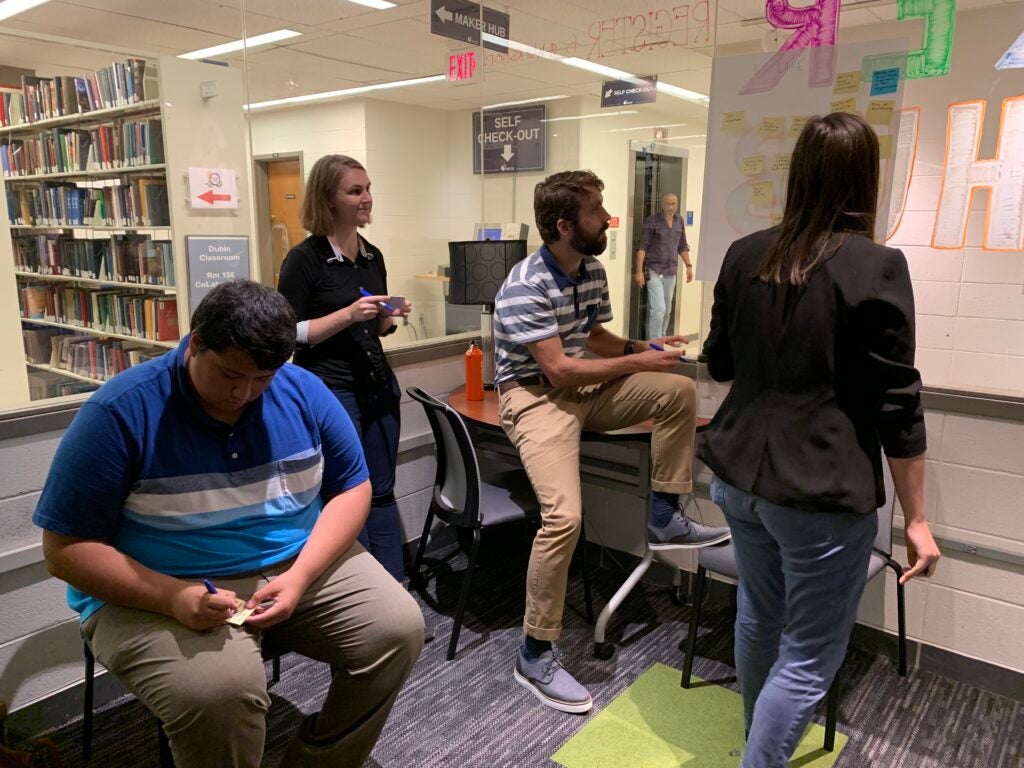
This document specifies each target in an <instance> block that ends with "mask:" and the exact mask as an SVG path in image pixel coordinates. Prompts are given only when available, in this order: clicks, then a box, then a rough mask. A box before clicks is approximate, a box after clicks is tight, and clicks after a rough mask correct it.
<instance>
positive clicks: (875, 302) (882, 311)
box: [853, 248, 926, 458]
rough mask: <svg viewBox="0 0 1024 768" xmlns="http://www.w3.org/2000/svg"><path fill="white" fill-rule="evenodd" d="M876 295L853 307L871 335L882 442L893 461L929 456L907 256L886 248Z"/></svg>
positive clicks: (871, 373)
mask: <svg viewBox="0 0 1024 768" xmlns="http://www.w3.org/2000/svg"><path fill="white" fill-rule="evenodd" d="M873 289H874V290H873V291H872V296H871V297H870V298H868V299H866V300H864V301H863V302H861V303H860V304H859V306H857V307H854V308H853V312H854V317H855V318H856V319H857V325H858V327H861V328H863V329H864V330H865V333H866V335H867V339H866V340H867V347H868V349H867V353H868V360H869V366H870V371H869V377H870V379H871V380H872V381H873V382H874V383H875V384H876V385H877V387H878V390H877V391H879V392H880V393H881V403H880V408H879V413H878V418H877V424H878V438H879V441H880V442H881V444H882V448H883V450H884V451H885V454H886V455H887V456H891V457H893V458H909V457H912V456H918V455H920V454H922V453H924V451H925V447H926V440H925V429H924V409H923V407H922V405H921V376H920V374H919V373H918V372H917V369H916V368H915V367H914V350H915V342H914V291H913V287H912V285H911V282H910V271H909V269H908V268H907V260H906V258H905V257H904V255H903V253H902V252H901V251H898V250H894V249H888V248H887V249H886V250H885V256H884V258H883V259H882V260H881V264H880V267H879V269H878V271H877V273H876V275H875V280H874V286H873Z"/></svg>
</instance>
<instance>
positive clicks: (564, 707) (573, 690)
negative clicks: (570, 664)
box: [512, 647, 594, 714]
mask: <svg viewBox="0 0 1024 768" xmlns="http://www.w3.org/2000/svg"><path fill="white" fill-rule="evenodd" d="M512 676H513V677H514V678H515V679H516V682H517V683H519V684H520V685H521V686H523V687H524V688H526V690H528V691H530V692H531V693H533V695H534V696H536V697H537V698H538V699H540V700H541V701H542V702H544V703H545V704H546V705H548V706H549V707H551V708H552V709H557V710H559V711H561V712H572V713H573V714H581V713H583V712H589V711H590V708H591V707H593V706H594V700H593V699H592V698H590V694H589V693H588V692H587V689H586V688H584V687H583V686H582V685H580V684H579V683H577V682H576V680H575V678H573V676H572V675H570V674H569V673H568V672H567V671H566V669H565V667H563V666H562V663H561V662H560V661H559V660H558V659H556V658H555V653H554V651H544V653H542V654H541V655H540V657H539V658H538V659H537V660H536V661H529V660H528V659H527V658H526V656H524V655H523V649H522V647H520V648H519V654H518V655H517V657H516V665H515V667H514V668H513V670H512Z"/></svg>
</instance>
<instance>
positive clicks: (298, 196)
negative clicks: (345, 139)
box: [267, 159, 306, 286]
mask: <svg viewBox="0 0 1024 768" xmlns="http://www.w3.org/2000/svg"><path fill="white" fill-rule="evenodd" d="M267 191H268V195H269V198H270V240H271V243H272V248H273V260H274V261H273V264H274V283H273V284H274V285H275V286H276V285H277V279H278V276H279V275H280V274H281V262H282V261H284V257H285V256H286V255H287V254H288V249H289V248H291V247H293V246H295V245H298V244H299V243H301V242H302V240H303V238H305V237H306V231H305V230H304V229H303V228H302V223H301V219H300V217H299V211H300V209H301V207H302V170H301V168H300V167H299V161H298V159H291V160H269V161H267Z"/></svg>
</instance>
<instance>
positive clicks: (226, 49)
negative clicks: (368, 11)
mask: <svg viewBox="0 0 1024 768" xmlns="http://www.w3.org/2000/svg"><path fill="white" fill-rule="evenodd" d="M0 7H2V6H0ZM301 34H302V33H301V32H293V31H292V30H290V29H278V30H275V31H273V32H267V33H266V34H263V35H256V36H255V37H247V38H245V39H243V40H234V41H232V42H230V43H224V44H223V45H214V46H211V47H209V48H201V49H200V50H198V51H191V52H190V53H183V54H181V55H179V56H178V58H179V59H208V58H210V57H211V56H220V55H222V54H225V53H231V52H233V51H240V50H242V49H243V48H256V47H257V46H260V45H270V44H271V43H277V42H280V41H281V40H287V39H288V38H290V37H299V36H300V35H301Z"/></svg>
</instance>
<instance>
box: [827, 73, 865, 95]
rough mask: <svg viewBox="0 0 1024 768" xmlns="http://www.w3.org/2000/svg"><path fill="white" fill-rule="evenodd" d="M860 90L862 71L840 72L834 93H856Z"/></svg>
mask: <svg viewBox="0 0 1024 768" xmlns="http://www.w3.org/2000/svg"><path fill="white" fill-rule="evenodd" d="M859 90H860V72H840V73H839V74H838V75H836V85H835V87H834V88H833V89H832V93H856V92H857V91H859Z"/></svg>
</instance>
